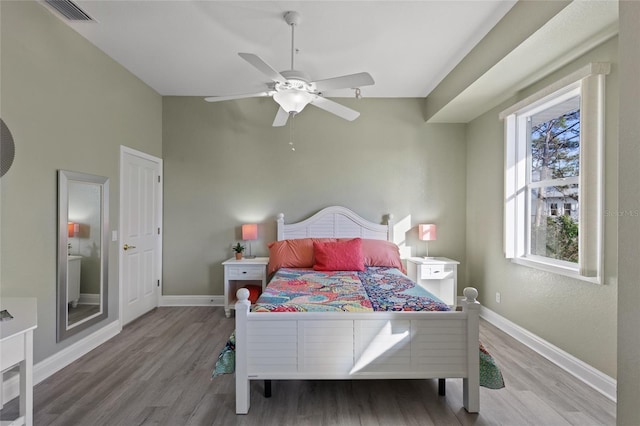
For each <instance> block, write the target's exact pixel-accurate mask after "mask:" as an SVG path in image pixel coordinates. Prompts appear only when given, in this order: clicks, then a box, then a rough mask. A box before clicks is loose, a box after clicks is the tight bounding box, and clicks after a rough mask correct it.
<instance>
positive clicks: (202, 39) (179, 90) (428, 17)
mask: <svg viewBox="0 0 640 426" xmlns="http://www.w3.org/2000/svg"><path fill="white" fill-rule="evenodd" d="M514 3H515V1H506V0H500V1H484V0H472V1H451V0H450V1H296V2H291V1H253V2H249V1H192V0H175V1H154V0H139V1H115V0H108V1H98V0H78V1H76V4H78V5H79V6H80V7H81V8H82V9H83V10H84V11H85V12H87V13H88V14H89V15H90V16H91V17H93V18H94V19H95V20H96V21H97V22H70V21H67V20H66V19H65V18H61V19H62V20H63V21H65V22H66V23H67V24H68V25H69V26H71V27H72V28H74V29H75V30H76V31H77V32H78V33H80V34H82V35H83V36H84V37H86V38H87V39H88V40H89V41H90V42H91V43H93V44H94V45H96V46H97V47H99V48H100V49H101V50H103V51H104V52H105V53H106V54H107V55H109V56H111V57H112V58H113V59H115V60H116V61H117V62H119V63H120V64H122V65H123V66H124V67H125V68H127V69H128V70H129V71H131V72H132V73H133V74H135V75H136V76H138V77H139V78H140V79H141V80H143V81H144V82H145V83H147V84H148V85H149V86H151V87H152V88H153V89H155V90H156V91H157V92H158V93H160V94H161V95H180V96H212V95H218V96H223V95H229V94H237V93H251V92H256V91H260V90H264V85H263V83H266V82H267V81H266V79H265V78H264V76H263V75H262V74H261V73H260V72H259V71H257V70H256V69H254V68H253V67H252V66H251V65H249V64H248V63H247V62H245V61H244V60H243V59H242V58H240V57H239V56H238V55H237V53H238V52H248V53H255V54H257V55H258V56H260V57H261V58H263V59H264V60H265V61H266V62H267V63H269V64H270V65H272V66H273V67H274V68H275V69H277V70H279V71H282V70H287V69H289V68H290V66H289V65H290V47H291V39H290V37H291V31H290V27H289V26H288V25H287V24H286V23H285V22H284V20H283V18H282V15H283V14H284V12H286V11H289V10H295V11H297V12H299V13H300V14H301V17H302V21H301V23H300V25H299V27H297V28H296V34H295V39H296V47H297V48H298V49H299V53H297V54H296V57H295V68H296V69H298V70H302V71H304V72H306V73H307V74H309V75H310V76H311V79H312V80H320V79H325V78H330V77H336V76H340V75H344V74H352V73H356V72H362V71H367V72H369V73H370V74H371V75H372V76H373V78H374V80H375V81H376V84H375V85H374V86H368V87H364V88H362V94H363V95H364V96H365V97H425V96H427V95H428V94H429V93H430V92H431V90H433V88H434V87H435V86H436V85H437V84H438V83H439V82H440V81H441V80H442V78H444V76H446V75H447V74H448V73H449V72H450V71H451V70H452V69H453V68H454V67H455V65H456V64H457V63H458V62H459V61H460V60H461V59H462V58H463V57H464V56H465V55H466V54H467V53H468V52H469V51H470V50H471V49H472V48H473V47H474V46H475V44H476V43H478V42H479V41H480V40H481V39H482V37H483V36H484V35H485V34H486V33H487V32H488V31H489V30H490V29H491V28H492V27H493V26H494V25H495V24H496V23H497V22H498V21H499V20H500V19H501V18H502V17H503V16H504V14H505V13H507V12H508V10H509V9H510V8H511V7H512V6H513V4H514ZM47 8H48V7H47ZM49 10H52V9H49ZM52 13H54V14H56V15H57V13H56V12H54V11H53V10H52ZM58 16H59V15H58ZM327 95H328V96H331V97H339V96H353V91H351V90H349V89H345V90H342V91H334V92H328V93H327Z"/></svg>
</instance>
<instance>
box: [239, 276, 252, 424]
mask: <svg viewBox="0 0 640 426" xmlns="http://www.w3.org/2000/svg"><path fill="white" fill-rule="evenodd" d="M236 295H237V296H238V302H237V303H236V414H247V413H248V412H249V405H250V402H251V396H250V388H249V378H248V376H247V341H248V338H247V315H248V314H249V308H250V307H251V302H249V290H247V289H246V288H241V289H239V290H238V291H237V293H236Z"/></svg>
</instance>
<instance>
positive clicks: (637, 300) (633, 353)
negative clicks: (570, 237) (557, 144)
mask: <svg viewBox="0 0 640 426" xmlns="http://www.w3.org/2000/svg"><path fill="white" fill-rule="evenodd" d="M619 8H620V9H619V10H620V13H619V14H620V81H622V82H623V87H624V90H622V91H621V93H620V152H619V159H620V160H619V176H620V179H619V182H620V187H619V194H620V195H619V197H620V200H619V207H618V209H619V211H621V212H629V211H631V212H635V211H637V210H639V209H640V202H639V200H640V168H639V167H638V164H640V120H638V117H640V79H638V76H639V75H640V49H638V40H640V25H638V22H640V2H636V1H621V2H620V3H619ZM618 232H619V235H620V249H619V253H620V259H619V266H618V268H619V277H620V284H619V290H618V371H620V373H621V374H619V375H618V412H617V422H618V424H619V425H637V424H640V404H638V395H640V362H638V360H639V359H640V333H638V324H640V309H638V306H640V262H638V253H639V252H640V249H639V246H640V218H638V217H637V216H634V215H623V216H622V217H621V218H620V224H619V231H618Z"/></svg>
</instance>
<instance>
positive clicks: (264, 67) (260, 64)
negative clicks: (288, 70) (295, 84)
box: [238, 53, 287, 83]
mask: <svg viewBox="0 0 640 426" xmlns="http://www.w3.org/2000/svg"><path fill="white" fill-rule="evenodd" d="M238 55H240V57H241V58H242V59H244V60H245V61H247V62H249V63H250V64H251V65H253V66H254V67H256V68H257V69H258V70H259V71H260V72H262V73H263V74H264V75H266V76H267V77H269V78H270V79H271V80H273V81H277V82H278V83H286V82H287V79H286V78H284V77H283V76H282V74H280V73H279V72H278V71H276V70H275V69H273V67H272V66H271V65H269V64H268V63H266V62H265V61H264V60H263V59H262V58H261V57H259V56H258V55H254V54H253V53H238Z"/></svg>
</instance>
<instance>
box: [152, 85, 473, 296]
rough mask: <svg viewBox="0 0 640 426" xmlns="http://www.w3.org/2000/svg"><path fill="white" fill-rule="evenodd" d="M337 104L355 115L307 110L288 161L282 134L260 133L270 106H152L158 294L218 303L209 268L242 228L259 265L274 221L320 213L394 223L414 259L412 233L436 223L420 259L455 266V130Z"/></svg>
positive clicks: (461, 248)
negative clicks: (157, 132) (250, 236)
mask: <svg viewBox="0 0 640 426" xmlns="http://www.w3.org/2000/svg"><path fill="white" fill-rule="evenodd" d="M338 101H339V102H341V103H344V104H345V105H347V106H350V107H352V108H354V109H357V110H358V111H360V112H361V113H362V114H361V116H360V117H359V118H358V119H357V120H355V121H353V122H347V121H344V120H342V119H340V118H337V117H335V116H333V115H331V114H328V113H327V112H325V111H322V110H319V109H317V108H315V107H313V106H308V107H307V108H306V109H305V110H304V111H302V113H301V114H300V115H299V116H298V117H296V118H295V126H294V141H295V148H296V151H295V152H292V151H291V150H290V147H289V140H290V139H289V138H290V127H289V126H286V127H281V128H273V127H271V123H272V121H273V118H274V116H275V114H276V110H277V105H276V104H275V102H273V100H271V99H246V100H240V101H231V102H223V103H207V102H205V101H204V100H203V99H202V98H196V97H165V98H163V148H162V151H163V156H164V171H165V183H164V224H165V226H164V231H165V232H164V249H163V255H164V283H163V294H165V295H209V294H212V295H220V294H222V293H223V270H222V267H221V266H220V263H221V262H222V261H224V260H226V259H228V258H230V257H231V256H232V252H231V244H232V243H234V242H235V241H238V240H239V239H240V226H241V225H242V224H243V223H251V222H256V223H258V224H259V228H258V229H259V230H258V233H259V238H260V239H259V241H257V242H255V243H254V244H253V252H254V254H255V253H257V254H259V255H266V254H268V250H267V248H266V244H267V243H268V242H271V241H274V240H275V239H276V231H275V218H276V215H277V214H278V213H280V212H282V213H284V214H285V221H286V222H295V221H299V220H301V219H304V218H306V217H308V216H310V215H311V214H313V213H315V212H317V211H318V210H320V209H322V208H324V207H327V206H331V205H343V206H346V207H348V208H351V209H352V210H354V211H355V212H356V213H358V214H360V215H362V216H363V217H365V218H366V219H368V220H371V221H374V222H382V219H383V216H384V215H386V214H388V213H392V214H394V216H395V218H396V220H398V221H400V222H402V225H400V226H399V227H398V228H399V229H400V232H398V235H397V236H396V237H397V238H396V239H397V240H398V241H400V242H401V243H402V241H405V240H406V244H407V245H408V246H410V247H411V250H413V253H414V254H415V253H417V254H419V255H424V251H425V244H424V242H420V241H416V239H417V238H416V233H417V230H416V229H417V225H418V224H419V223H425V222H427V223H432V222H433V223H436V224H437V225H438V237H439V239H438V240H437V241H434V242H432V243H430V245H429V253H430V254H431V255H441V256H447V257H451V258H454V259H457V260H460V261H461V262H462V264H464V260H465V259H464V255H465V209H466V206H465V185H466V182H465V163H466V162H465V142H464V125H430V124H426V123H425V122H424V119H423V118H422V112H421V100H419V99H362V100H355V99H339V100H338ZM465 282H466V279H465V276H464V271H463V272H462V273H461V274H460V287H462V286H463V284H464V283H465Z"/></svg>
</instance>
